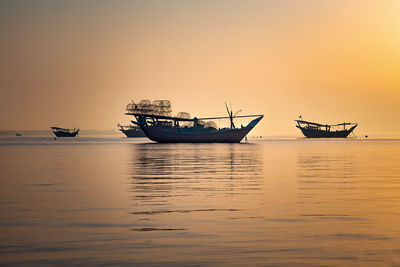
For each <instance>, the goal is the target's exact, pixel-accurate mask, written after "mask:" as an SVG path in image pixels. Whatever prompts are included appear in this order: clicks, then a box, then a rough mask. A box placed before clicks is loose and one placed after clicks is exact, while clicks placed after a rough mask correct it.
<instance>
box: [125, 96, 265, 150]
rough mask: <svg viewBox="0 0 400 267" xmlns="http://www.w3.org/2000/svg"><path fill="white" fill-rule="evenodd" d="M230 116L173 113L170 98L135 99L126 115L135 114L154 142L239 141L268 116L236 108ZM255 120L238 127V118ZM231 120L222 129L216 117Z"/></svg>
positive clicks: (138, 124) (144, 130) (137, 121)
mask: <svg viewBox="0 0 400 267" xmlns="http://www.w3.org/2000/svg"><path fill="white" fill-rule="evenodd" d="M225 106H226V110H227V111H228V115H229V116H228V117H209V118H196V117H194V118H191V116H190V114H189V113H187V112H179V113H178V115H177V116H171V102H170V101H169V100H154V101H153V103H151V102H150V100H142V101H140V103H138V104H135V103H134V102H133V101H132V103H129V104H128V105H127V107H126V113H125V115H133V116H134V117H135V118H136V121H133V120H132V123H134V124H136V125H137V126H139V127H140V128H141V129H142V131H143V132H144V134H145V135H146V136H147V137H148V138H149V139H150V140H152V141H156V142H159V143H239V142H240V141H241V140H242V139H243V138H244V137H245V136H246V135H247V134H248V133H249V132H250V131H251V130H252V129H253V128H254V127H255V126H256V125H257V123H258V122H259V121H260V120H261V119H262V118H263V117H264V116H263V115H246V116H237V114H238V113H239V112H240V110H239V111H238V112H236V113H235V114H233V111H232V109H231V110H229V109H228V106H227V105H226V103H225ZM250 117H256V118H255V119H253V120H252V121H251V122H250V123H249V124H248V125H247V126H243V125H242V126H241V127H240V128H237V127H236V126H235V124H234V122H233V120H234V118H250ZM220 119H230V127H225V128H218V127H217V125H216V123H215V122H214V121H213V120H220Z"/></svg>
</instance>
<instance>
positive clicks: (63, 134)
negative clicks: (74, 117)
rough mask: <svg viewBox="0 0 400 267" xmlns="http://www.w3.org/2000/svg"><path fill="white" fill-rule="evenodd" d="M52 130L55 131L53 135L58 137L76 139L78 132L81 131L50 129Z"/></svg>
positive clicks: (54, 127)
mask: <svg viewBox="0 0 400 267" xmlns="http://www.w3.org/2000/svg"><path fill="white" fill-rule="evenodd" d="M50 129H51V130H52V131H53V133H54V134H55V135H56V136H57V137H75V136H76V135H77V134H78V132H79V129H77V130H75V128H74V129H66V128H60V127H56V126H53V127H50Z"/></svg>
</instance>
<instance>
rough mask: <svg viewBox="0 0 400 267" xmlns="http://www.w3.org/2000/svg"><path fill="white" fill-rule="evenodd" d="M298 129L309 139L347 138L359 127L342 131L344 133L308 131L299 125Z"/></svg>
mask: <svg viewBox="0 0 400 267" xmlns="http://www.w3.org/2000/svg"><path fill="white" fill-rule="evenodd" d="M296 127H297V128H299V129H300V130H301V132H302V133H303V134H304V136H305V137H307V138H346V137H347V136H348V135H349V134H350V133H351V132H352V131H353V130H354V128H356V127H357V125H356V126H353V127H351V128H350V129H348V130H342V131H324V130H318V129H308V128H304V127H299V126H298V125H296Z"/></svg>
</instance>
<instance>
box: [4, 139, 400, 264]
mask: <svg viewBox="0 0 400 267" xmlns="http://www.w3.org/2000/svg"><path fill="white" fill-rule="evenodd" d="M0 171H1V175H0V265H2V266H8V265H10V266H31V265H32V266H43V265H83V266H85V265H96V266H98V265H106V266H110V265H116V266H121V265H128V266H132V265H135V266H180V265H183V266H199V265H201V266H209V265H224V266H288V265H290V266H349V265H360V266H368V265H385V266H390V265H392V266H399V265H400V139H355V138H350V139H342V140H310V139H304V138H299V139H285V138H282V139H252V140H250V142H249V143H248V144H155V143H150V142H148V141H147V139H144V138H139V139H135V140H128V139H126V138H72V139H58V140H54V139H52V138H28V137H20V138H17V137H16V138H1V139H0Z"/></svg>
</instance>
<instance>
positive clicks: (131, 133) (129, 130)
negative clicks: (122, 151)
mask: <svg viewBox="0 0 400 267" xmlns="http://www.w3.org/2000/svg"><path fill="white" fill-rule="evenodd" d="M117 126H118V127H119V130H120V131H121V132H123V133H124V134H125V135H126V137H146V135H145V134H144V132H143V131H142V130H141V129H140V127H138V126H133V125H126V126H125V125H121V124H118V125H117Z"/></svg>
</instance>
